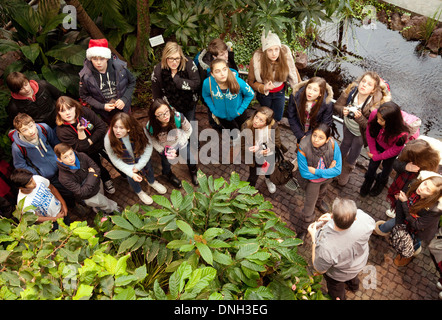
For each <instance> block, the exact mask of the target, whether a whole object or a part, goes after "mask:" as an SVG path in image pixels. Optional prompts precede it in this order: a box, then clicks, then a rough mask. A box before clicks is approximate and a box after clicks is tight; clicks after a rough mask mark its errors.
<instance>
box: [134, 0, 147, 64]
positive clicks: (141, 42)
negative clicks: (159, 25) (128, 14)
mask: <svg viewBox="0 0 442 320" xmlns="http://www.w3.org/2000/svg"><path fill="white" fill-rule="evenodd" d="M149 36H150V15H149V0H137V44H136V47H135V52H134V55H133V56H132V63H133V65H134V66H135V67H143V66H146V65H147V63H148V48H149V46H150V44H149Z"/></svg>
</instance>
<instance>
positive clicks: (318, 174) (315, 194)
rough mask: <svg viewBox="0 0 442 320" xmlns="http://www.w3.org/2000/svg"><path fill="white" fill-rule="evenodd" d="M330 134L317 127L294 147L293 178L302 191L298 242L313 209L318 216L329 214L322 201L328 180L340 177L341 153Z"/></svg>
mask: <svg viewBox="0 0 442 320" xmlns="http://www.w3.org/2000/svg"><path fill="white" fill-rule="evenodd" d="M330 134H331V128H330V127H329V126H328V125H326V124H325V123H319V124H318V125H317V126H316V127H315V128H313V130H312V133H311V134H307V135H306V136H304V137H303V138H302V139H301V141H300V142H299V144H298V152H297V153H298V169H299V170H298V172H299V174H298V177H297V178H298V180H299V182H300V185H301V186H302V187H303V188H304V190H305V201H304V209H303V211H302V216H301V230H300V232H298V238H300V239H302V238H303V237H304V236H305V234H306V232H307V228H308V226H309V225H310V223H312V222H313V221H314V220H315V207H317V208H318V209H319V211H321V212H322V213H326V212H328V211H329V208H328V206H327V204H326V203H325V201H324V200H323V199H324V196H325V194H326V193H327V187H328V185H329V183H330V182H331V181H332V178H334V177H337V176H338V175H340V174H341V169H342V159H341V150H340V149H339V146H338V143H337V142H336V141H335V140H334V139H333V138H332V137H331V136H330ZM299 175H300V176H299Z"/></svg>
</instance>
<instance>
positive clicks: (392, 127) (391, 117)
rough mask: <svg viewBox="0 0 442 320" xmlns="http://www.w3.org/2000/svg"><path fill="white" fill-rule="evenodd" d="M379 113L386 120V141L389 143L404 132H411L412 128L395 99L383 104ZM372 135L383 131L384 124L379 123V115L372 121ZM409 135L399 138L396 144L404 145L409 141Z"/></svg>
mask: <svg viewBox="0 0 442 320" xmlns="http://www.w3.org/2000/svg"><path fill="white" fill-rule="evenodd" d="M377 113H378V114H380V115H381V116H382V118H383V119H384V120H385V127H384V130H385V131H384V141H385V143H388V141H390V139H394V138H395V137H397V136H398V135H400V134H401V133H403V132H406V133H410V128H409V127H408V125H407V124H406V123H405V121H404V118H403V117H402V113H401V108H400V107H399V106H398V105H397V104H396V103H394V102H393V101H389V102H386V103H384V104H382V105H381V106H380V107H379V109H378V111H377ZM369 124H370V131H369V133H370V136H371V137H373V138H376V137H377V136H378V134H379V131H381V128H382V126H381V125H380V124H379V123H378V120H377V117H374V118H373V119H372V120H371V121H370V122H369ZM407 137H408V134H407V135H404V136H402V137H400V138H399V139H398V141H397V142H396V145H398V146H402V145H404V144H405V142H406V141H407Z"/></svg>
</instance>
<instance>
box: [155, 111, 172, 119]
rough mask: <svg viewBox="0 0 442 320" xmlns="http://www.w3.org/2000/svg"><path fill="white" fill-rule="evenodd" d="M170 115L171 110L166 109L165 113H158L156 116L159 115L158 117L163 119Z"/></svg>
mask: <svg viewBox="0 0 442 320" xmlns="http://www.w3.org/2000/svg"><path fill="white" fill-rule="evenodd" d="M168 115H170V111H169V110H167V111H165V112H163V113H158V114H156V115H155V117H157V118H158V119H161V118H165V117H167V116H168Z"/></svg>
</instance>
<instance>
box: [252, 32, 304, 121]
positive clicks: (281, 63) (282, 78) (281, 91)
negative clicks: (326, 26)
mask: <svg viewBox="0 0 442 320" xmlns="http://www.w3.org/2000/svg"><path fill="white" fill-rule="evenodd" d="M261 43H262V47H261V48H259V49H258V50H256V51H255V53H254V54H253V57H252V60H251V61H250V64H249V74H248V78H247V79H248V80H247V83H248V84H249V85H250V86H251V87H252V88H253V90H255V91H256V99H257V100H258V102H259V103H260V104H261V106H267V107H269V108H271V109H272V110H273V111H274V113H275V116H274V119H275V120H276V121H280V120H281V118H282V115H283V113H284V105H285V89H286V82H288V83H289V85H290V87H292V88H293V87H294V86H295V85H296V84H297V83H298V82H300V80H301V78H300V76H299V73H298V70H297V69H296V66H295V60H294V58H293V55H292V52H291V50H290V48H289V47H288V46H286V45H285V44H281V40H280V39H279V37H278V36H277V35H276V34H275V33H272V32H271V31H269V33H268V34H267V36H266V34H265V31H263V34H262V37H261Z"/></svg>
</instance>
